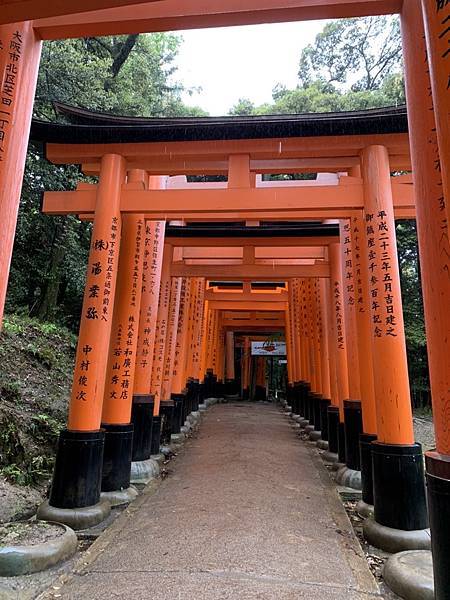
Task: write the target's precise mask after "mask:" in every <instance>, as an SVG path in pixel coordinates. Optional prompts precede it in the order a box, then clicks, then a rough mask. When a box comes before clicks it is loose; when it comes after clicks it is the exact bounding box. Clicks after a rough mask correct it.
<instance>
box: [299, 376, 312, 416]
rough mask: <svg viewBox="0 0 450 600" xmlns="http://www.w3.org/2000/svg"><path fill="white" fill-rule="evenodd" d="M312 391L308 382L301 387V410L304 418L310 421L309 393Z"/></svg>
mask: <svg viewBox="0 0 450 600" xmlns="http://www.w3.org/2000/svg"><path fill="white" fill-rule="evenodd" d="M310 391H311V386H310V385H309V383H308V382H307V381H304V382H303V383H302V386H301V400H300V409H301V412H302V415H301V416H302V417H303V418H304V419H305V420H306V421H309V393H310Z"/></svg>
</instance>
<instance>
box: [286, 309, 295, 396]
mask: <svg viewBox="0 0 450 600" xmlns="http://www.w3.org/2000/svg"><path fill="white" fill-rule="evenodd" d="M291 310H292V309H291V307H290V303H288V306H287V308H286V309H285V311H284V322H285V330H286V358H287V374H288V386H289V387H291V386H293V384H294V375H293V361H294V356H293V352H292V334H291V315H290V311H291Z"/></svg>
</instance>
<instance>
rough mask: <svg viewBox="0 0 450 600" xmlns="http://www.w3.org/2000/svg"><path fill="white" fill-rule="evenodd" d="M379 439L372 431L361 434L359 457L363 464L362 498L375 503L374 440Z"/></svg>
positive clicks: (367, 502) (369, 502) (366, 501)
mask: <svg viewBox="0 0 450 600" xmlns="http://www.w3.org/2000/svg"><path fill="white" fill-rule="evenodd" d="M376 439H377V436H376V435H373V434H371V433H361V435H360V436H359V458H360V464H361V499H362V500H363V501H364V502H365V503H366V504H370V505H373V475H372V442H375V440H376Z"/></svg>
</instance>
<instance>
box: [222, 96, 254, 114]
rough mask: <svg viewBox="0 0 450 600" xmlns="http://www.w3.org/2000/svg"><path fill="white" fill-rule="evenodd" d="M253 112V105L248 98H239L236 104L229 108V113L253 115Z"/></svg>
mask: <svg viewBox="0 0 450 600" xmlns="http://www.w3.org/2000/svg"><path fill="white" fill-rule="evenodd" d="M254 113H255V105H254V103H253V102H252V101H251V100H249V99H248V98H239V100H238V101H237V102H236V104H235V105H234V106H233V107H232V108H231V109H230V111H229V113H228V114H229V115H233V116H236V115H253V114H254Z"/></svg>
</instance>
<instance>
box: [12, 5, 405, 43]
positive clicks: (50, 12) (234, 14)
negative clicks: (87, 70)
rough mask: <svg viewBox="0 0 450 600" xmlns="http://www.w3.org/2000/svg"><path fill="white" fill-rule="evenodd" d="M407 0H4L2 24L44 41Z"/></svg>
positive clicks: (311, 15)
mask: <svg viewBox="0 0 450 600" xmlns="http://www.w3.org/2000/svg"><path fill="white" fill-rule="evenodd" d="M401 5H402V0H245V1H242V0H227V2H223V1H222V0H159V1H155V0H146V1H145V2H139V0H90V1H89V0H76V1H75V0H64V2H60V1H56V0H0V24H3V23H12V22H18V21H30V20H33V19H34V20H36V19H37V20H36V21H35V24H34V26H35V29H36V31H37V32H38V34H39V35H40V36H41V37H42V39H57V38H67V37H84V36H99V35H117V34H121V33H122V34H124V33H136V32H152V31H175V30H182V29H198V28H205V27H226V26H231V25H250V24H257V23H276V22H287V21H300V20H303V21H304V20H308V19H336V18H343V17H357V16H367V15H378V14H390V13H395V12H399V11H400V8H401Z"/></svg>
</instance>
